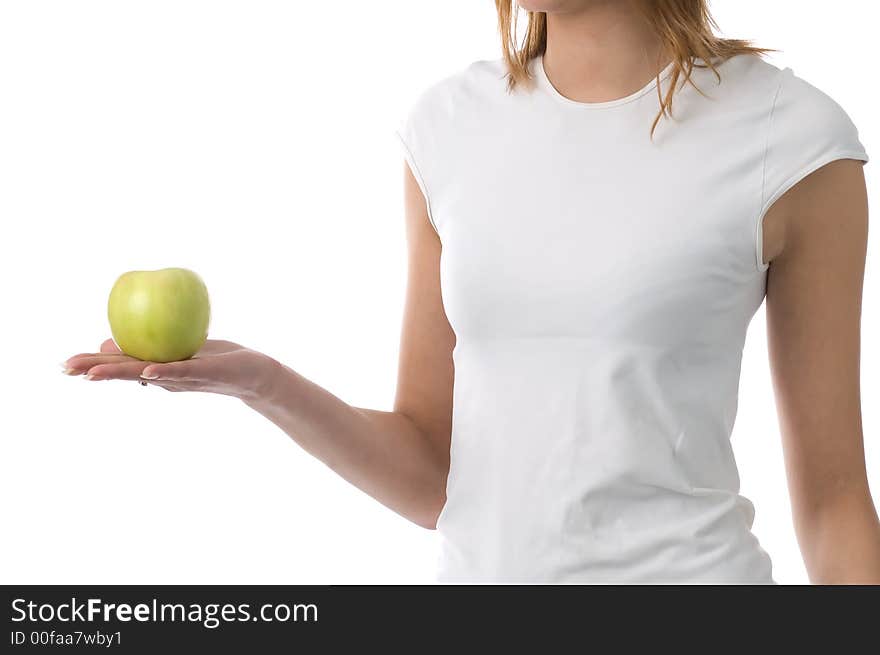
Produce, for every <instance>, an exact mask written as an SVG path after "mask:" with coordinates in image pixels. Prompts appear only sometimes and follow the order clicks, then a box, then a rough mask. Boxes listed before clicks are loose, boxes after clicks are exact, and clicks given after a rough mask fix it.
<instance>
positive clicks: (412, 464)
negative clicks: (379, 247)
mask: <svg viewBox="0 0 880 655" xmlns="http://www.w3.org/2000/svg"><path fill="white" fill-rule="evenodd" d="M404 199H405V209H406V211H405V214H406V234H407V249H408V279H407V292H406V304H405V307H404V317H403V330H402V334H401V341H400V359H399V364H398V384H397V393H396V398H395V403H394V411H391V412H382V411H377V410H372V409H361V408H356V407H350V406H349V405H347V404H345V403H344V402H342V401H341V400H339V399H338V398H336V397H335V396H333V395H331V394H330V393H328V392H327V391H325V390H324V389H321V388H320V387H318V386H317V385H315V384H313V383H311V382H309V381H308V380H306V379H305V378H303V377H302V376H300V375H298V374H297V373H295V372H294V371H292V370H290V369H288V368H286V367H281V368H279V370H278V371H277V373H276V375H275V377H274V381H273V382H272V384H271V385H270V390H269V391H268V392H267V393H266V394H265V395H263V396H262V397H260V398H259V399H257V400H254V401H248V404H249V405H250V406H251V407H253V408H254V409H256V410H257V411H258V412H260V413H261V414H263V415H264V416H266V417H267V418H268V419H269V420H271V421H272V422H274V423H275V424H276V425H278V426H279V427H280V428H281V429H282V430H284V431H285V432H286V433H287V434H289V435H290V436H291V437H293V438H294V439H295V440H296V441H297V443H299V444H300V445H301V446H302V447H303V448H305V449H306V450H307V451H308V452H310V453H311V454H312V455H314V456H315V457H317V458H318V459H320V460H321V461H323V462H324V463H325V464H327V465H328V466H329V467H330V468H331V469H333V470H334V471H336V472H337V473H339V474H340V475H341V476H342V477H344V478H345V479H346V480H348V481H349V482H351V483H352V484H354V485H355V486H357V487H359V488H360V489H362V490H363V491H365V492H367V493H368V494H370V495H371V496H373V497H374V498H376V499H377V500H379V501H380V502H382V503H384V504H385V505H387V506H388V507H390V508H391V509H393V510H395V511H397V512H399V513H400V514H402V515H403V516H406V517H407V518H409V519H411V520H413V521H414V522H416V523H418V524H419V525H422V526H423V527H427V528H434V527H435V526H436V521H437V516H438V515H439V513H440V510H441V509H442V507H443V504H444V503H445V502H446V477H447V474H448V472H449V443H450V433H451V428H452V381H453V369H452V348H453V346H454V345H455V336H454V334H453V332H452V329H451V327H450V326H449V322H448V321H447V319H446V313H445V311H444V309H443V304H442V300H441V296H440V266H439V264H440V241H439V239H438V237H437V234H436V233H435V232H434V230H433V228H432V227H431V226H430V223H429V222H428V214H427V208H426V206H425V200H424V197H423V196H422V193H421V191H420V190H419V187H418V185H417V183H416V181H415V179H414V178H413V176H412V173H411V172H410V171H409V168H406V169H405V183H404Z"/></svg>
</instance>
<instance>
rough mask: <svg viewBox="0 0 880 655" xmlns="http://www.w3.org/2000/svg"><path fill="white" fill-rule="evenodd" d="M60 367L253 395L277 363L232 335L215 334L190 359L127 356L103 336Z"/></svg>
mask: <svg viewBox="0 0 880 655" xmlns="http://www.w3.org/2000/svg"><path fill="white" fill-rule="evenodd" d="M62 368H63V369H64V372H65V373H67V374H68V375H85V377H86V379H87V380H94V381H98V380H137V381H139V382H141V384H152V385H155V386H157V387H162V388H163V389H166V390H168V391H207V392H210V393H219V394H223V395H226V396H235V397H237V398H241V399H242V400H256V399H259V398H261V397H263V396H264V395H265V394H266V393H267V392H268V389H269V387H270V386H271V383H272V380H273V377H274V375H275V373H276V372H277V370H278V369H279V368H280V364H278V362H276V361H275V360H273V359H272V358H270V357H267V356H266V355H263V354H262V353H258V352H256V351H254V350H249V349H247V348H244V347H243V346H239V345H238V344H236V343H232V342H231V341H217V340H214V339H209V340H208V341H206V342H205V345H204V346H203V347H202V349H201V350H200V351H199V352H198V353H196V354H195V355H193V356H192V357H191V358H190V359H185V360H183V361H179V362H168V363H165V364H160V363H156V362H147V361H143V360H140V359H135V358H134V357H130V356H128V355H126V354H124V353H123V352H121V351H120V350H119V348H118V347H117V346H116V344H115V343H114V342H113V340H112V339H107V340H106V341H105V342H104V343H102V344H101V348H100V352H98V353H82V354H80V355H74V356H73V357H71V358H70V359H68V360H67V361H66V362H64V363H63V364H62Z"/></svg>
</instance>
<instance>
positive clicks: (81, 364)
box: [61, 353, 143, 375]
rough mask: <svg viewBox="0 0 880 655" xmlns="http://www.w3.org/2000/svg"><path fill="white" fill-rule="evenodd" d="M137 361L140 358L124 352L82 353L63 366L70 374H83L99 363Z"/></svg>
mask: <svg viewBox="0 0 880 655" xmlns="http://www.w3.org/2000/svg"><path fill="white" fill-rule="evenodd" d="M137 361H140V360H137V359H135V358H134V357H129V356H128V355H123V354H122V353H107V354H100V353H82V354H80V355H74V356H73V357H71V358H70V359H68V360H67V361H66V362H64V363H63V364H62V365H61V366H62V367H63V368H64V372H65V373H67V374H68V375H81V374H82V373H85V372H86V371H88V370H89V369H90V368H92V367H93V366H98V365H99V364H118V363H123V362H137ZM142 363H143V362H142Z"/></svg>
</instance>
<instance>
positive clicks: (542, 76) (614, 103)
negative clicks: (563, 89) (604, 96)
mask: <svg viewBox="0 0 880 655" xmlns="http://www.w3.org/2000/svg"><path fill="white" fill-rule="evenodd" d="M532 64H533V65H532V75H533V76H534V78H535V80H536V82H537V83H538V86H540V87H541V88H542V89H544V90H545V91H546V92H547V93H548V94H549V95H550V96H551V97H553V98H554V99H556V100H557V101H559V102H561V103H563V104H566V105H570V106H573V107H581V108H583V109H608V108H611V107H618V106H620V105H625V104H627V103H629V102H632V101H633V100H637V99H638V98H641V97H642V96H643V95H645V94H646V93H649V92H650V91H652V90H653V89H654V88H656V87H657V82H658V79H657V76H655V77H652V78H651V79H650V81H648V83H647V84H645V86H643V87H642V88H641V89H639V90H638V91H635V92H633V93H630V94H629V95H626V96H623V97H622V98H615V99H614V100H605V101H603V102H581V101H580V100H572V99H571V98H568V97H566V96H564V95H562V94H561V93H560V92H559V91H558V90H557V89H556V87H555V86H553V83H552V82H550V78H548V77H547V72H546V71H545V70H544V56H543V55H538V56H537V57H535V58H534V59H533V60H532ZM674 68H675V60H673V61H670V62H669V63H668V64H667V65H666V67H665V68H664V69H663V70H662V71H660V75H659V81H660V82H663V81H664V80H666V78H668V77H669V76H670V75H671V74H672V71H673V69H674Z"/></svg>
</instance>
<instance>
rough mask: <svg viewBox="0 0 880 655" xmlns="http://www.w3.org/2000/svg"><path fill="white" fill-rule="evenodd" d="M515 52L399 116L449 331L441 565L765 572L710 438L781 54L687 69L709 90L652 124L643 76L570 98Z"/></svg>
mask: <svg viewBox="0 0 880 655" xmlns="http://www.w3.org/2000/svg"><path fill="white" fill-rule="evenodd" d="M533 65H534V66H535V68H533V70H534V71H535V73H536V76H537V78H538V87H537V88H536V89H535V90H534V91H531V92H529V91H518V92H514V93H513V94H508V93H507V92H506V86H505V80H504V68H503V66H502V64H501V62H500V61H497V62H478V63H477V64H474V65H473V66H471V67H470V68H468V69H467V70H466V71H465V72H463V73H461V74H459V75H458V76H456V77H454V78H451V79H450V80H447V81H446V82H445V83H443V84H441V85H438V86H437V87H435V88H434V89H433V90H431V91H430V92H429V93H428V94H427V95H426V97H425V98H424V99H423V101H422V105H421V106H420V107H419V109H418V110H417V111H416V113H415V114H414V117H413V119H412V120H411V121H410V124H409V125H408V126H407V128H406V130H405V132H404V138H405V140H406V141H408V142H409V144H410V147H411V148H412V150H413V152H415V153H416V159H419V162H420V167H419V172H420V176H421V177H422V183H423V184H424V189H423V190H425V191H426V192H427V195H428V196H429V198H430V200H429V205H430V211H431V218H432V221H433V223H434V225H435V226H436V228H437V230H438V234H439V236H440V240H441V242H442V254H441V263H440V277H441V288H442V294H443V304H444V308H445V310H446V315H447V317H448V319H449V322H450V325H451V326H452V328H453V330H454V331H455V335H456V345H455V349H454V351H453V360H454V365H455V384H454V394H453V396H454V397H453V403H454V406H453V428H452V446H451V464H450V473H449V479H448V483H447V503H446V506H445V507H444V509H443V511H442V513H441V515H440V517H439V520H438V530H439V532H440V536H441V541H442V544H443V545H442V554H441V560H440V579H441V580H443V581H470V582H474V581H484V582H492V581H496V582H497V581H504V582H517V581H518V582H535V581H541V582H701V581H703V582H709V581H711V582H757V583H769V582H772V577H771V566H770V559H769V557H768V556H767V554H766V553H765V552H764V550H763V549H762V548H761V546H760V545H759V543H758V541H757V539H756V538H755V536H754V535H753V534H752V532H751V529H750V528H751V525H752V521H753V518H754V508H753V506H752V504H751V502H750V501H749V500H748V499H746V498H744V497H743V496H742V495H740V493H739V477H738V472H737V468H736V463H735V461H734V457H733V452H732V449H731V446H730V441H729V438H730V434H731V431H732V429H733V424H734V420H735V416H736V408H737V396H738V384H739V372H740V364H741V356H742V348H743V345H744V340H745V335H746V331H747V328H748V325H749V323H750V321H751V319H752V317H753V315H754V313H755V312H756V310H757V309H758V307H759V306H760V305H761V303H762V301H763V298H764V293H765V289H766V286H765V285H766V262H767V261H769V260H770V259H772V258H773V257H774V256H775V255H776V254H777V253H778V252H779V250H780V249H781V248H782V245H783V236H784V222H785V220H786V210H785V203H784V202H777V203H776V204H775V205H773V206H772V207H771V209H770V211H769V212H767V214H766V216H764V222H763V229H761V227H762V226H761V222H760V220H761V217H762V210H763V209H765V208H766V206H765V205H766V203H765V201H766V200H767V197H766V194H765V190H766V188H767V187H768V186H769V187H771V188H777V187H780V188H781V184H780V183H777V178H779V179H783V178H784V177H785V176H786V175H787V171H785V170H784V167H778V166H777V165H776V162H775V161H771V162H770V165H769V166H768V165H767V161H766V158H765V154H766V148H767V143H768V136H767V134H768V133H767V127H768V117H769V115H770V109H771V106H772V103H773V102H774V97H775V93H776V90H777V89H778V88H779V83H780V70H779V69H777V68H775V67H773V66H771V65H769V64H767V63H765V62H763V61H762V60H760V59H758V58H757V57H754V56H739V57H735V58H733V59H731V60H728V61H727V62H724V63H723V64H721V66H720V67H719V72H720V74H721V76H722V84H720V85H719V84H718V82H717V80H716V78H715V77H714V74H713V73H712V72H711V71H709V70H707V69H696V71H695V73H694V78H695V80H694V81H695V82H696V84H697V85H698V86H699V87H700V89H701V90H702V91H703V92H704V93H705V94H706V95H707V96H708V98H706V97H704V96H702V95H700V94H699V93H698V92H697V91H696V90H695V89H693V88H692V87H690V86H685V87H683V88H682V89H681V90H680V91H679V92H678V93H677V94H676V99H675V104H674V108H673V112H674V114H673V115H674V117H675V120H672V121H670V120H669V119H663V120H661V122H660V124H659V125H658V128H657V130H656V132H655V134H654V139H653V141H652V140H651V139H650V136H649V132H650V126H651V124H652V122H653V120H654V117H655V115H656V112H657V109H658V102H657V95H656V94H657V90H656V88H654V86H653V85H648V86H647V87H645V88H644V89H642V90H640V91H639V92H637V93H635V94H632V95H631V96H629V97H627V98H624V99H621V100H617V101H612V102H608V103H593V104H585V103H577V102H573V101H570V100H567V99H565V98H563V97H562V96H560V95H559V94H558V93H556V92H555V90H553V89H552V86H550V85H549V81H548V80H547V79H546V77H543V76H542V75H541V71H542V69H540V60H536V61H535V62H533ZM793 150H798V149H797V148H793ZM777 169H779V170H777ZM768 181H769V185H768ZM759 234H761V235H763V243H761V242H759V238H758V235H759Z"/></svg>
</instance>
